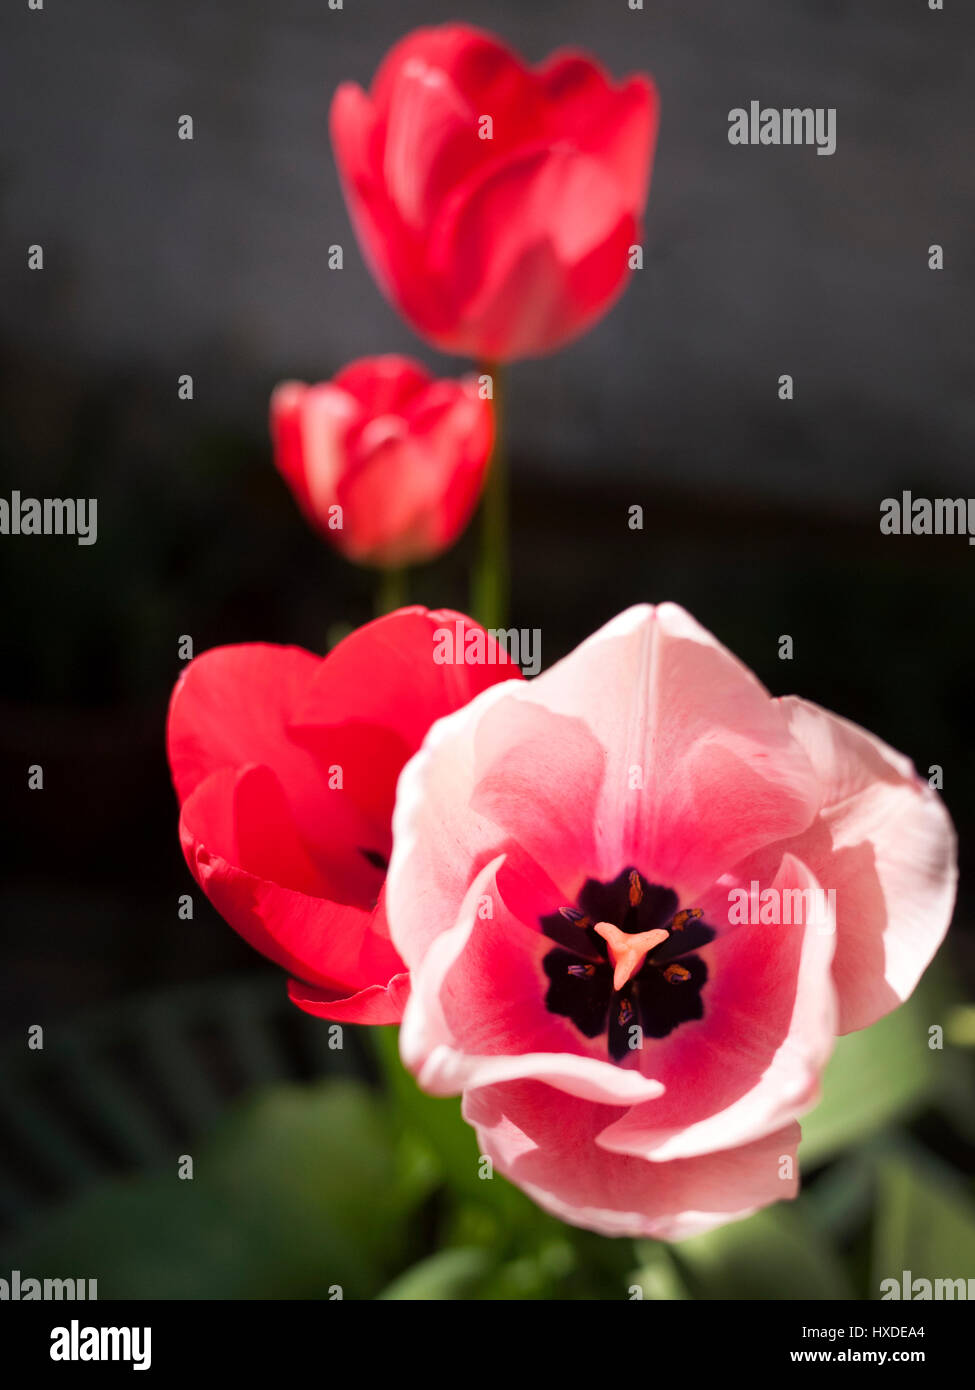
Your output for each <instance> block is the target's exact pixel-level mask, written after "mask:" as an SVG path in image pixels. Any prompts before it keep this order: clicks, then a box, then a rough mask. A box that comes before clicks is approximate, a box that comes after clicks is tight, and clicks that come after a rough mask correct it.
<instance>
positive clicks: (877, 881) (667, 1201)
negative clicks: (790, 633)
mask: <svg viewBox="0 0 975 1390" xmlns="http://www.w3.org/2000/svg"><path fill="white" fill-rule="evenodd" d="M955 878H956V869H955V850H954V835H953V830H952V826H951V822H950V820H949V818H948V815H947V813H946V811H945V809H944V807H943V805H942V803H941V801H940V799H939V797H938V796H937V794H936V793H935V792H933V791H932V790H931V789H930V788H929V787H928V786H927V784H926V783H925V782H922V781H921V779H920V778H919V777H918V776H917V774H916V773H915V771H914V769H913V767H912V765H911V764H910V762H909V761H908V760H907V759H906V758H904V757H903V756H902V755H900V754H898V753H896V752H894V751H893V750H892V749H891V748H889V747H887V745H886V744H884V743H882V742H881V741H880V740H879V739H878V738H875V737H874V736H873V735H871V734H869V733H867V732H865V731H864V730H862V729H859V728H857V727H856V726H855V725H853V724H850V723H847V722H846V721H844V720H842V719H839V718H837V717H836V716H835V715H832V714H829V713H827V712H826V711H825V710H822V709H819V708H817V707H816V706H815V705H811V704H809V703H807V702H805V701H803V700H799V699H795V698H789V699H778V700H777V699H773V698H771V696H770V695H769V694H768V693H767V691H765V689H764V688H763V687H762V686H761V685H760V684H759V682H758V681H757V680H756V678H755V677H754V676H753V675H752V674H751V672H749V671H748V670H747V669H746V668H745V667H744V666H742V664H741V663H740V662H738V661H737V660H736V659H735V657H733V656H732V655H731V653H730V652H728V651H727V650H725V648H723V647H722V646H720V644H719V643H718V642H717V641H716V640H715V639H714V638H713V637H712V636H711V635H710V634H709V633H707V632H706V631H705V630H704V629H703V628H701V627H700V626H699V625H698V624H697V623H696V622H695V621H694V620H693V619H692V618H691V617H690V616H689V615H688V614H687V613H685V612H684V611H683V610H682V609H680V608H678V607H676V606H675V605H673V604H664V605H662V606H660V607H659V608H649V607H638V608H633V609H630V610H629V611H627V612H625V613H623V614H621V615H620V617H618V618H617V619H615V620H614V621H613V622H611V623H609V624H608V625H607V626H606V627H604V628H603V629H602V630H601V631H599V632H597V633H596V634H595V635H594V636H593V637H591V638H589V639H588V641H586V642H584V643H583V644H582V646H581V647H579V648H578V649H577V650H576V651H575V652H573V653H572V654H571V655H569V656H568V657H566V658H565V659H564V660H563V661H561V662H559V663H558V664H557V665H556V666H554V667H553V668H551V669H550V670H549V671H547V672H544V673H543V674H542V675H540V676H538V677H537V678H536V679H535V680H533V681H531V682H529V683H526V684H522V685H517V684H514V683H506V684H502V685H497V686H495V687H494V688H493V689H491V690H487V691H485V692H484V693H482V694H481V695H479V696H478V697H477V698H475V699H474V700H473V701H471V703H470V704H468V705H466V706H465V707H464V708H463V709H462V710H459V711H458V712H457V713H456V714H453V715H450V716H448V717H447V718H445V719H442V720H440V721H439V722H438V723H437V724H435V725H434V726H433V728H432V729H431V731H430V733H429V734H428V735H427V737H426V739H425V741H424V743H423V746H422V747H421V749H420V751H419V752H418V753H417V754H416V755H415V757H414V758H413V759H411V761H410V762H409V763H408V764H407V765H406V767H405V769H404V771H403V773H402V776H401V778H400V783H399V789H398V793H397V801H396V810H395V814H394V817H393V855H392V860H391V864H390V870H389V877H388V880H387V897H386V906H387V912H388V916H389V923H390V931H391V935H392V939H393V942H394V943H395V945H396V948H397V950H398V951H399V952H400V954H401V956H402V958H403V960H404V962H405V963H406V965H407V966H408V968H409V970H410V972H411V980H412V993H411V997H410V1001H409V1003H408V1005H407V1008H406V1013H405V1017H404V1022H403V1028H402V1030H401V1050H402V1055H403V1059H404V1061H405V1062H406V1064H407V1065H408V1066H409V1067H410V1068H411V1069H412V1070H413V1071H414V1073H415V1074H416V1076H417V1078H418V1080H419V1082H420V1084H421V1085H422V1086H423V1087H424V1088H426V1089H427V1090H429V1091H432V1092H433V1093H435V1094H438V1095H446V1094H457V1093H461V1094H463V1097H464V1114H465V1116H466V1118H467V1119H468V1120H469V1121H470V1123H471V1124H473V1125H474V1126H475V1128H476V1130H477V1135H478V1142H479V1144H480V1146H481V1153H482V1154H484V1155H487V1156H489V1157H490V1158H492V1160H493V1161H494V1163H495V1165H496V1167H498V1168H499V1169H500V1171H501V1172H503V1173H505V1174H506V1175H507V1176H508V1177H509V1178H510V1179H511V1180H512V1181H513V1182H515V1183H517V1184H518V1185H519V1186H521V1187H523V1188H524V1189H525V1191H527V1192H528V1193H529V1194H530V1195H531V1196H533V1197H534V1198H535V1199H536V1200H537V1201H538V1202H539V1203H540V1204H541V1205H542V1206H544V1207H546V1208H547V1209H548V1210H549V1211H551V1212H554V1213H555V1214H556V1215H558V1216H560V1217H562V1218H564V1219H565V1220H567V1221H570V1222H573V1223H575V1224H577V1225H581V1226H587V1227H591V1228H593V1229H594V1230H597V1231H602V1232H604V1233H606V1234H629V1235H645V1236H658V1237H661V1238H665V1239H679V1238H681V1237H683V1236H686V1235H692V1234H694V1233H696V1232H699V1231H703V1230H707V1229H708V1228H710V1227H712V1226H715V1225H719V1224H721V1223H722V1222H724V1221H728V1220H731V1219H734V1218H736V1217H740V1216H744V1215H747V1214H748V1213H749V1212H751V1211H754V1210H755V1209H756V1208H758V1207H761V1206H764V1205H766V1204H767V1203H769V1202H772V1201H775V1200H776V1199H778V1198H781V1197H787V1196H791V1195H793V1194H794V1192H795V1190H796V1185H797V1174H796V1162H795V1153H796V1145H797V1143H798V1140H799V1135H800V1130H799V1126H798V1124H797V1123H796V1118H797V1116H799V1115H801V1114H802V1113H803V1112H804V1111H805V1110H807V1109H808V1108H810V1107H811V1106H812V1105H814V1104H815V1102H816V1100H817V1098H818V1094H819V1081H820V1077H821V1074H822V1070H823V1067H824V1065H825V1063H826V1061H827V1058H828V1057H829V1055H830V1052H831V1050H832V1047H833V1043H834V1039H835V1036H836V1034H837V1032H846V1031H849V1030H850V1029H854V1028H862V1027H865V1026H866V1025H868V1024H870V1023H872V1022H873V1021H874V1020H875V1019H878V1018H880V1017H881V1016H882V1015H883V1014H885V1013H887V1012H889V1011H890V1010H891V1009H893V1008H895V1007H896V1006H897V1005H898V1004H899V1003H900V1002H901V1001H902V1000H903V999H905V998H906V997H907V996H908V995H909V994H910V993H911V991H912V990H913V988H914V986H915V984H916V983H917V981H918V979H919V977H920V975H921V974H922V972H923V971H924V969H925V967H926V966H927V964H928V962H929V961H930V960H931V958H932V956H933V954H934V952H935V950H936V949H937V947H938V945H939V944H940V942H941V940H942V938H943V936H944V934H945V931H946V929H947V926H948V922H949V919H950V916H951V910H952V904H953V900H954V890H955ZM821 894H822V897H821V896H820V895H821ZM827 894H828V896H827ZM756 898H758V899H760V900H761V901H762V902H763V903H765V902H766V900H768V901H772V902H775V903H782V904H783V905H785V906H786V907H787V908H788V909H790V910H789V911H784V912H783V913H782V914H772V915H768V914H766V913H765V911H764V908H763V913H762V914H761V915H754V914H752V913H751V912H748V911H744V912H743V910H742V903H743V901H745V900H748V901H749V902H751V901H752V900H753V899H756ZM820 901H822V902H824V903H825V904H826V910H825V912H823V913H817V914H812V915H810V914H809V913H808V912H803V911H802V910H801V909H802V907H803V905H808V904H809V903H818V902H820ZM793 907H795V908H796V911H792V910H791V909H793Z"/></svg>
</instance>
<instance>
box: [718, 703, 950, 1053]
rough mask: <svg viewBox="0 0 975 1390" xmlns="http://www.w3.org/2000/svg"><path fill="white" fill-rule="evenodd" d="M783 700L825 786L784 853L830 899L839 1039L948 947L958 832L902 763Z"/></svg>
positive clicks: (886, 1008)
mask: <svg viewBox="0 0 975 1390" xmlns="http://www.w3.org/2000/svg"><path fill="white" fill-rule="evenodd" d="M781 704H782V708H783V710H784V712H785V713H786V715H787V716H788V718H789V720H790V728H791V730H792V732H793V735H794V736H795V738H796V739H797V741H798V742H799V743H801V744H802V746H803V747H804V748H805V750H806V753H807V754H808V756H809V758H810V760H811V761H812V763H813V766H814V767H815V769H816V773H817V776H818V777H819V778H820V780H821V783H822V786H823V788H824V793H823V808H822V812H821V816H820V819H819V820H817V821H816V822H815V823H814V824H813V825H812V826H811V827H810V828H809V830H808V831H807V832H806V833H804V834H802V835H800V836H798V837H797V838H796V839H795V840H794V841H792V842H790V843H789V845H788V848H789V849H790V850H791V851H792V852H793V853H794V854H796V855H797V856H799V857H800V858H802V859H803V860H804V861H805V862H806V863H807V864H808V865H809V867H810V868H811V870H812V871H813V872H814V873H815V875H816V877H817V878H818V879H819V881H820V882H821V883H822V884H823V885H824V886H825V887H827V888H832V889H834V890H835V892H836V916H837V942H836V956H835V959H834V961H833V978H834V982H835V985H836V989H837V993H838V995H839V1004H840V1019H839V1028H838V1031H839V1032H841V1033H848V1032H851V1031H853V1030H854V1029H857V1028H865V1027H866V1026H867V1025H868V1024H870V1023H873V1022H874V1021H875V1020H876V1019H878V1018H881V1017H883V1015H884V1014H886V1013H889V1012H890V1010H891V1009H894V1008H896V1007H897V1005H898V1004H900V1003H901V1002H902V1001H903V1000H904V999H906V998H908V996H909V995H910V994H911V993H912V991H913V989H914V987H915V985H916V984H917V982H918V980H919V979H920V977H921V975H922V974H923V973H924V971H925V969H926V968H927V966H928V964H929V963H930V961H931V959H932V958H933V956H934V954H935V952H936V951H937V949H938V947H939V946H940V944H941V942H942V941H943V939H944V936H945V933H946V931H947V929H948V924H949V922H950V921H951V914H952V908H953V906H954V901H955V888H956V883H957V865H956V849H955V833H954V830H953V827H952V824H951V819H950V817H949V815H948V813H947V811H946V810H945V807H944V803H943V802H942V800H941V798H940V797H939V796H938V795H937V793H936V792H934V791H933V790H932V789H931V788H930V787H929V786H928V785H927V783H926V782H924V781H923V780H922V779H921V778H919V777H918V775H917V773H916V772H915V770H914V767H913V765H912V764H911V762H910V760H909V759H907V758H905V757H903V756H902V755H901V754H900V753H897V752H895V751H894V750H893V749H892V748H890V747H889V746H888V745H887V744H886V743H884V742H883V741H882V740H881V739H879V738H876V737H875V736H874V735H873V734H870V733H867V731H866V730H864V729H861V728H858V727H857V725H855V724H851V723H849V722H848V721H847V720H845V719H840V718H838V717H837V716H836V715H834V714H830V713H829V712H828V711H827V710H823V709H820V708H819V707H818V706H816V705H813V704H810V703H808V702H807V701H805V700H799V699H794V698H790V699H786V700H783V701H781ZM781 849H782V846H778V847H777V848H776V847H770V849H769V851H768V854H769V855H774V854H775V853H776V852H781ZM766 857H767V856H766ZM741 872H742V876H743V877H744V876H748V875H750V873H751V866H749V865H747V864H746V865H744V866H743V867H742V870H741Z"/></svg>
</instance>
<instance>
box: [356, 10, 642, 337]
mask: <svg viewBox="0 0 975 1390" xmlns="http://www.w3.org/2000/svg"><path fill="white" fill-rule="evenodd" d="M657 122H658V99H657V92H656V88H655V87H654V85H653V83H652V82H651V81H650V79H649V78H647V77H642V76H641V77H633V78H630V79H629V81H627V82H624V83H622V84H621V85H620V86H616V85H614V83H613V82H612V80H611V79H610V78H609V76H608V75H607V74H606V73H605V72H604V71H603V69H602V68H601V67H600V66H599V65H598V64H597V63H595V62H594V61H593V60H592V59H591V58H589V57H587V56H586V55H585V54H582V53H575V52H562V53H557V54H554V55H553V56H552V57H551V58H549V59H548V60H547V62H545V63H543V64H541V66H539V67H537V68H530V67H527V66H526V65H525V64H524V63H523V62H522V61H521V59H520V58H518V57H517V55H516V54H514V53H513V52H512V51H511V50H510V49H508V48H506V47H505V46H504V45H503V44H502V43H500V42H499V41H498V40H497V39H495V38H493V37H491V36H490V35H489V34H485V33H482V32H480V31H479V30H477V29H472V28H470V27H469V26H467V25H465V24H446V25H444V26H442V27H441V28H434V29H417V30H415V31H414V32H413V33H412V34H410V35H408V36H407V37H406V38H405V39H403V40H402V41H401V42H400V43H398V44H397V45H396V46H395V47H394V48H393V49H392V51H391V52H390V53H389V54H388V55H387V57H386V59H385V61H384V62H383V64H382V66H381V67H380V69H379V72H378V73H377V75H376V78H375V81H374V82H373V84H372V88H371V91H370V92H369V93H368V94H367V93H366V92H364V91H363V90H362V88H361V87H358V86H356V85H355V84H354V83H343V85H342V86H341V87H339V89H338V91H337V92H336V94H335V99H334V101H333V104H332V114H331V127H332V144H333V147H334V150H335V158H336V161H337V163H338V166H339V171H340V174H341V176H342V184H343V187H344V189H345V194H346V199H347V201H348V204H349V209H350V212H351V216H352V220H353V223H354V225H355V227H356V230H357V232H358V235H359V239H360V242H361V244H362V247H363V251H364V253H365V255H366V258H367V259H368V261H369V263H370V265H371V267H372V270H373V273H374V274H375V276H376V278H377V280H378V281H379V284H380V285H381V287H382V289H383V291H384V293H385V294H386V295H387V296H388V297H389V298H390V299H391V300H392V301H393V303H394V304H396V305H397V307H398V308H399V309H400V310H401V312H402V313H403V314H405V315H406V317H407V318H408V319H409V320H410V322H411V323H412V324H413V325H414V327H415V328H416V329H417V330H418V332H420V333H421V334H423V335H424V336H425V337H426V338H428V339H429V340H430V341H431V342H433V343H435V344H436V345H437V346H438V347H440V348H442V349H443V350H444V351H446V352H455V353H461V354H465V355H467V356H470V357H475V358H481V359H488V360H492V361H500V360H510V359H512V358H518V357H532V356H538V355H540V354H543V353H547V352H552V351H553V350H554V349H556V348H558V347H561V346H562V345H563V344H564V343H567V342H569V341H570V340H571V339H573V338H576V337H578V336H579V334H581V333H583V332H585V330H586V329H587V328H589V327H590V326H591V325H592V324H593V323H595V322H596V320H597V319H599V318H601V317H602V315H603V314H604V313H605V312H606V310H607V309H608V308H609V307H610V305H611V304H612V303H613V301H614V300H615V299H616V297H617V296H618V295H619V294H620V292H621V291H622V289H623V287H624V285H625V283H626V279H627V276H628V274H629V255H630V248H631V246H633V245H634V244H636V243H638V242H639V240H640V226H639V222H640V218H641V217H642V214H643V209H644V206H645V204H646V199H647V190H648V187H649V182H650V166H651V160H652V156H653V150H654V145H655V143H656V136H657Z"/></svg>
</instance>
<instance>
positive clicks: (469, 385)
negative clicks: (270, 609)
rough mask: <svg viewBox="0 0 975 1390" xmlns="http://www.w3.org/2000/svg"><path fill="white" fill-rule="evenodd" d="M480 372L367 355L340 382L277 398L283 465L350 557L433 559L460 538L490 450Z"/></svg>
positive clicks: (289, 387)
mask: <svg viewBox="0 0 975 1390" xmlns="http://www.w3.org/2000/svg"><path fill="white" fill-rule="evenodd" d="M493 430H494V426H493V419H492V414H491V402H490V400H485V399H482V398H481V396H480V394H479V391H478V386H477V382H476V379H475V378H473V377H470V378H468V379H466V380H464V381H438V380H434V379H433V378H432V377H431V376H430V375H429V373H428V372H426V371H425V370H424V369H423V368H422V367H420V366H419V365H418V364H417V363H415V362H411V361H409V360H408V359H407V358H404V357H396V356H385V357H373V358H366V359H363V360H361V361H359V362H355V363H352V364H351V365H350V366H348V367H346V368H345V369H344V370H343V371H341V372H339V374H338V376H336V377H335V379H334V380H333V381H330V382H323V383H321V384H319V385H316V386H306V385H304V384H303V383H301V382H295V381H288V382H284V383H282V385H280V386H279V387H278V388H277V390H276V391H275V392H274V395H273V396H272V398H271V435H272V439H273V441H274V449H275V463H276V464H277V467H278V469H279V471H280V472H281V474H282V475H283V477H284V479H285V481H286V482H287V483H288V486H289V487H290V488H291V490H292V492H293V493H294V495H295V498H296V500H297V502H298V505H299V506H300V507H301V509H302V511H303V512H304V514H305V516H306V517H307V518H308V520H309V521H310V522H311V524H312V525H313V526H314V527H315V528H316V529H317V530H318V531H320V532H321V534H322V535H323V536H325V537H326V538H327V539H328V540H329V541H331V542H332V544H333V545H335V546H336V547H337V548H338V549H339V550H340V551H341V552H342V553H343V554H344V555H345V556H346V557H347V558H348V559H350V560H355V561H357V562H358V563H359V564H365V565H375V566H380V567H383V568H399V567H401V566H403V565H409V564H414V563H417V562H419V561H423V560H429V559H432V558H433V557H434V556H435V555H438V554H439V553H440V552H441V551H443V550H446V549H447V548H448V547H449V546H451V545H453V543H454V542H455V541H456V540H457V538H458V537H459V536H460V534H461V532H462V531H463V530H464V527H465V526H466V525H467V523H468V521H469V520H470V517H471V513H472V512H473V510H474V508H475V506H476V505H477V499H478V496H479V495H480V491H481V487H482V484H483V482H484V476H485V471H486V469H487V465H488V460H489V458H490V454H491V443H492V439H493Z"/></svg>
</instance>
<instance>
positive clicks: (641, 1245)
mask: <svg viewBox="0 0 975 1390" xmlns="http://www.w3.org/2000/svg"><path fill="white" fill-rule="evenodd" d="M637 1250H638V1253H639V1255H640V1256H641V1257H642V1263H641V1265H640V1268H639V1269H638V1270H636V1272H635V1273H634V1274H633V1275H631V1277H630V1288H631V1289H632V1287H633V1286H638V1287H639V1289H640V1290H641V1292H642V1294H643V1297H644V1298H650V1299H669V1300H675V1299H676V1300H678V1301H685V1300H687V1299H689V1298H690V1297H691V1295H690V1293H689V1292H688V1288H687V1285H686V1284H685V1282H684V1279H683V1277H682V1275H681V1272H680V1269H679V1268H678V1265H677V1262H676V1260H675V1259H674V1256H673V1255H672V1254H671V1252H670V1250H669V1249H668V1248H667V1246H666V1245H662V1244H660V1243H659V1242H657V1241H652V1240H641V1241H638V1242H637ZM630 1297H631V1298H632V1297H633V1294H632V1293H630Z"/></svg>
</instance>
